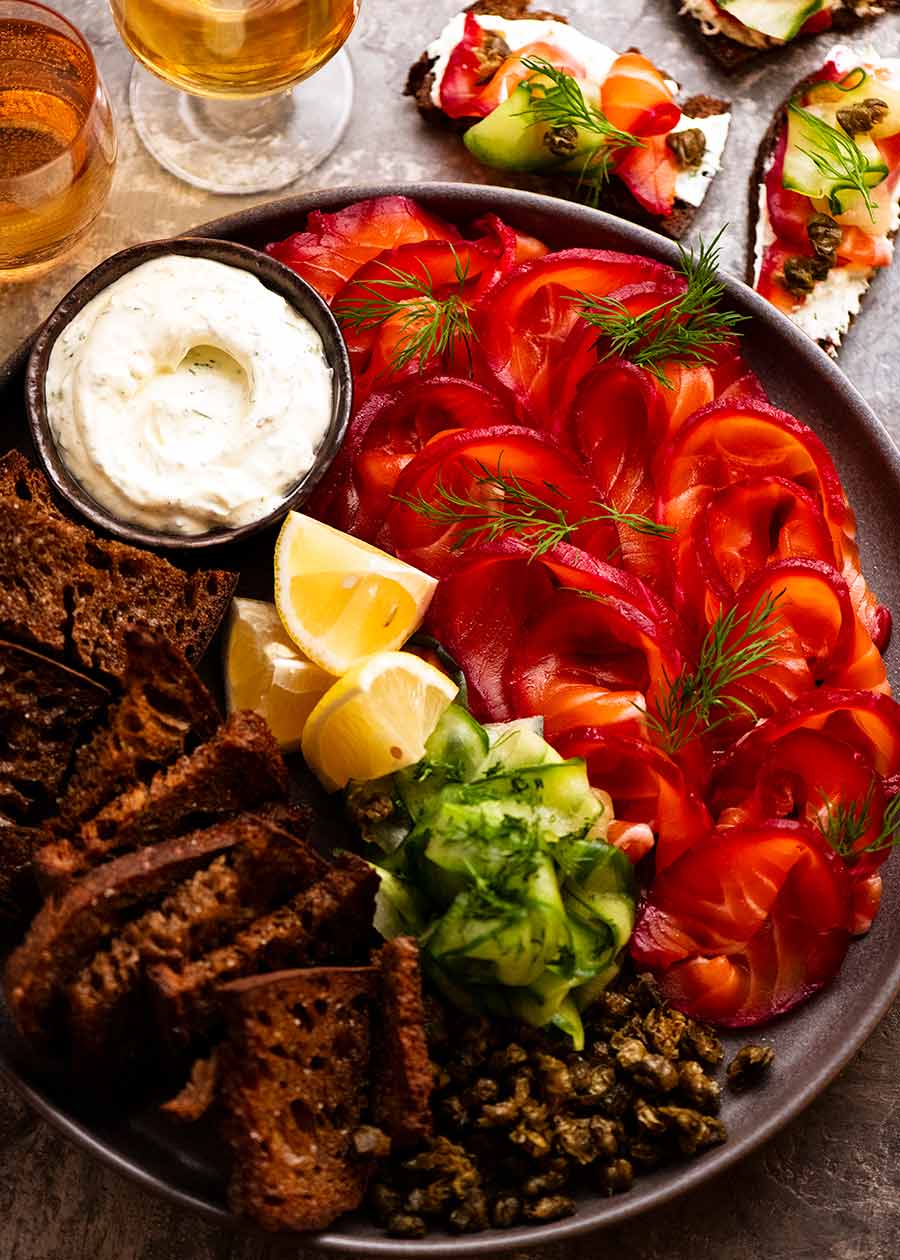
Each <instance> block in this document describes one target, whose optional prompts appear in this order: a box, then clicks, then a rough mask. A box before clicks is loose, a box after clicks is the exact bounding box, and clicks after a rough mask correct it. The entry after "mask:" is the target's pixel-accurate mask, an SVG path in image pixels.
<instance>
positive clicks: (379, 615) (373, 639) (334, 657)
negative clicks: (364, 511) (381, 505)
mask: <svg viewBox="0 0 900 1260" xmlns="http://www.w3.org/2000/svg"><path fill="white" fill-rule="evenodd" d="M436 586H437V582H436V580H435V579H434V578H432V577H429V575H428V574H427V573H422V572H421V571H420V570H419V569H414V568H413V567H412V566H411V565H408V564H404V563H403V561H402V560H397V559H395V558H394V557H393V556H389V555H387V553H386V552H384V551H379V550H378V548H377V547H370V546H369V544H368V543H364V542H361V541H360V540H359V539H358V538H352V537H351V536H350V535H349V534H344V533H341V531H340V530H338V529H332V528H331V526H330V525H323V524H322V523H321V521H314V520H313V519H312V518H311V517H309V516H303V515H301V514H300V513H299V512H289V513H288V516H287V518H286V520H285V522H284V525H283V526H282V527H281V533H280V534H279V535H278V541H277V543H276V544H275V604H276V607H277V608H278V612H279V614H280V616H281V620H282V622H283V624H284V628H285V630H286V631H287V632H288V634H289V635H290V637H291V639H292V640H293V641H294V643H295V644H296V645H297V647H298V648H299V649H300V651H301V652H302V653H303V654H304V655H305V656H308V657H309V659H310V660H311V661H314V662H315V663H316V664H317V665H320V666H321V667H322V669H326V670H328V672H329V673H331V674H345V673H346V672H347V670H348V669H350V667H351V666H352V665H354V664H355V663H356V662H357V661H360V660H362V658H363V657H366V656H371V655H372V654H373V653H375V652H385V651H393V650H394V649H396V648H399V647H400V646H401V644H403V643H405V642H406V640H407V639H408V638H409V636H410V635H411V634H412V633H413V632H414V631H415V630H416V629H417V628H418V626H419V625H420V624H421V622H422V618H423V617H424V616H425V612H426V610H427V608H428V605H429V604H430V602H431V597H432V595H433V594H434V591H435V587H436Z"/></svg>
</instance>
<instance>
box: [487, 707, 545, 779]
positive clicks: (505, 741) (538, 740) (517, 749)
mask: <svg viewBox="0 0 900 1260" xmlns="http://www.w3.org/2000/svg"><path fill="white" fill-rule="evenodd" d="M543 726H544V720H543V718H519V719H517V720H516V721H514V722H497V723H495V724H494V725H491V726H488V727H486V728H485V729H486V730H487V733H488V738H489V740H490V751H489V753H488V755H487V760H486V761H485V763H484V765H483V766H482V768H481V774H482V775H491V774H497V773H498V772H499V773H504V772H505V773H509V772H510V771H511V770H520V769H522V768H523V767H525V766H546V765H555V764H557V763H559V762H560V761H562V757H561V756H560V755H559V753H558V752H557V751H556V749H555V748H551V746H550V745H549V744H548V743H547V741H546V740H545V739H544V735H543Z"/></svg>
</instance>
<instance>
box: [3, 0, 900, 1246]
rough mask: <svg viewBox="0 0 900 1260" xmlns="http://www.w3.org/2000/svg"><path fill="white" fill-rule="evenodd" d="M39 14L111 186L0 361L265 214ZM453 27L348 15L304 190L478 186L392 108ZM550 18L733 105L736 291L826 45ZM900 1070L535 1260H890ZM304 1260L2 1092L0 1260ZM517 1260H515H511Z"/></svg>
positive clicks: (633, 11) (374, 7) (719, 204)
mask: <svg viewBox="0 0 900 1260" xmlns="http://www.w3.org/2000/svg"><path fill="white" fill-rule="evenodd" d="M55 2H56V5H57V7H58V8H60V9H61V10H62V11H63V12H64V13H65V14H66V15H67V16H69V17H70V18H72V19H73V21H75V22H76V23H77V24H78V25H79V26H80V27H81V29H82V30H83V31H84V32H85V34H86V35H87V36H88V38H89V39H90V41H91V43H92V44H93V46H94V48H95V50H96V51H97V54H98V58H99V61H100V64H101V68H102V71H103V73H104V75H105V77H106V82H107V85H108V87H109V89H110V93H111V95H112V98H113V101H114V105H115V107H116V111H117V118H118V124H119V138H120V157H119V167H118V171H117V174H116V181H115V185H114V189H113V194H112V197H111V199H110V201H109V204H108V205H107V207H106V209H105V211H104V213H103V215H102V217H101V219H100V220H99V222H98V224H97V226H96V228H95V230H94V232H93V234H92V235H91V237H90V238H89V239H88V240H87V241H86V242H85V243H84V244H83V245H82V247H81V248H80V250H79V251H78V253H77V254H76V255H75V256H74V257H73V258H71V259H69V260H68V261H67V262H66V264H65V265H64V266H62V267H61V268H60V269H59V270H58V271H56V272H54V273H53V274H52V275H51V276H49V277H47V278H45V279H44V280H42V281H41V282H39V283H36V284H33V285H29V286H20V287H17V288H0V359H2V358H3V356H4V355H5V354H7V353H8V352H9V351H11V350H12V349H13V348H14V346H15V345H16V343H17V342H18V340H19V339H20V338H21V337H22V335H23V333H24V332H25V331H26V330H27V329H29V328H31V327H32V326H33V325H35V324H36V323H37V322H38V321H39V320H40V319H41V318H42V317H43V316H45V315H46V314H47V313H48V312H49V310H50V309H51V308H52V306H53V304H54V302H55V301H56V300H57V299H58V298H59V297H60V296H61V295H62V294H63V293H64V292H65V291H66V290H67V289H68V288H69V287H70V285H71V284H72V283H73V282H74V281H75V280H76V279H77V278H78V277H79V276H80V275H82V274H83V273H84V272H85V271H87V270H88V269H89V268H90V267H92V266H93V265H94V263H96V262H97V261H98V260H100V259H101V258H103V257H105V256H106V255H108V254H109V253H111V252H113V251H114V250H116V249H120V248H122V247H123V246H125V245H129V244H132V243H134V242H136V241H140V240H146V239H150V238H153V237H160V236H165V235H169V234H171V233H173V232H177V231H180V230H182V229H185V228H188V227H190V226H192V225H194V224H197V223H201V222H203V221H205V220H208V219H212V218H215V217H217V216H219V215H222V214H225V213H229V212H231V211H232V210H235V209H238V208H240V206H241V205H249V204H252V203H253V202H254V201H260V200H264V199H265V198H260V197H257V198H226V197H214V196H211V195H209V194H207V193H203V192H200V191H198V190H195V189H192V188H189V187H187V186H186V185H184V184H180V183H179V182H178V181H177V180H175V179H173V178H171V177H170V176H169V175H167V174H166V173H165V172H164V171H162V170H160V169H159V168H158V167H157V166H156V164H155V163H154V161H153V159H152V158H150V157H149V155H147V154H146V153H145V152H144V150H143V149H142V147H141V145H140V142H139V141H138V139H137V137H136V136H135V134H134V132H133V130H132V129H131V126H130V123H129V119H128V112H127V105H126V85H127V78H128V73H129V69H130V61H129V57H128V55H127V53H126V52H125V50H124V48H123V47H122V46H121V45H120V43H119V41H118V39H117V36H116V34H115V31H114V28H113V25H112V21H111V19H110V17H109V15H108V13H107V10H106V6H105V3H103V0H55ZM458 7H459V0H362V11H361V14H360V19H359V23H358V25H357V28H356V31H355V32H354V34H353V36H352V39H351V41H350V44H349V48H350V52H351V55H352V58H353V63H354V68H355V71H356V79H357V102H356V108H355V110H354V114H353V118H352V121H351V125H350V129H349V131H348V133H347V135H346V137H345V139H344V142H343V144H342V145H341V147H340V148H339V150H338V151H337V153H335V154H334V156H333V157H332V158H331V159H330V160H329V161H328V162H327V163H326V164H325V165H323V166H322V167H321V168H320V169H319V170H317V171H315V172H314V173H313V174H312V175H311V176H308V177H307V178H306V180H305V181H304V186H305V187H320V186H322V187H324V186H329V185H331V186H334V185H340V184H350V183H353V182H354V181H360V182H361V181H371V180H377V179H398V180H429V179H431V180H468V181H479V180H480V181H484V180H487V179H490V178H491V176H490V175H489V174H488V173H487V172H485V171H484V170H483V169H482V168H480V167H478V166H477V164H475V163H474V162H473V161H471V160H470V159H469V158H468V156H467V155H466V153H465V151H464V150H462V148H461V146H459V145H458V144H457V143H456V142H454V140H453V139H452V138H450V137H448V136H444V135H432V134H429V133H428V132H426V131H425V129H424V128H422V127H421V126H420V124H419V122H418V118H417V116H416V113H415V110H414V109H413V108H412V106H411V105H410V103H409V102H407V101H404V100H403V99H402V98H401V97H400V95H399V92H400V87H401V86H402V81H403V78H404V75H405V71H406V67H407V66H408V65H409V63H410V62H412V61H413V60H415V59H416V57H417V56H418V55H419V52H420V51H421V49H422V47H423V46H424V44H425V43H427V41H428V39H429V38H430V36H431V34H432V32H434V31H436V30H437V29H438V28H439V27H440V25H441V24H442V23H443V21H444V20H445V18H446V17H447V16H449V15H450V14H452V13H453V12H455V11H456V9H457V8H458ZM559 7H560V8H561V9H565V11H566V12H567V13H569V14H570V15H571V16H572V18H573V19H574V20H575V21H576V22H577V23H578V24H579V25H580V26H581V27H582V28H583V29H584V30H586V31H587V32H589V33H594V32H596V33H597V35H602V36H603V37H604V38H605V39H606V40H607V42H609V43H610V44H612V45H614V46H617V47H620V48H625V47H628V46H629V45H631V44H636V45H639V46H640V47H642V48H643V49H644V50H646V51H647V52H648V53H650V54H651V55H652V56H653V57H654V59H655V60H656V61H657V62H658V63H659V64H660V65H662V66H664V67H665V68H666V69H667V70H669V71H670V73H672V74H673V75H674V76H676V77H677V78H679V79H680V80H681V81H682V82H683V83H684V84H685V85H686V86H687V87H689V88H694V87H696V88H700V87H703V86H705V87H707V88H708V90H709V91H711V92H718V93H719V94H721V95H725V96H731V97H732V98H733V99H734V100H735V101H736V102H737V118H736V125H735V127H734V129H733V133H732V138H731V140H730V142H729V148H728V155H727V161H728V169H727V171H726V173H725V176H724V178H722V179H720V180H719V181H718V182H717V185H716V186H715V188H714V190H713V194H712V196H711V197H710V198H709V200H708V202H707V205H706V207H705V208H704V211H703V214H702V215H701V217H700V219H699V220H698V227H699V228H700V229H701V230H703V231H704V232H705V233H706V234H707V236H708V235H711V234H712V233H713V232H714V231H715V230H716V229H717V228H718V227H719V225H720V224H721V223H722V222H725V221H729V220H730V221H731V222H732V225H733V226H732V230H731V233H730V236H729V240H728V244H727V247H726V249H727V252H726V256H725V261H726V264H727V265H728V266H730V267H731V268H732V269H733V270H735V271H737V272H739V273H740V272H741V270H742V260H743V250H744V222H743V211H744V200H745V189H746V180H747V173H748V171H749V169H750V166H751V163H752V159H753V155H754V154H755V151H756V146H757V144H758V141H759V138H760V136H761V135H762V133H763V132H764V131H765V129H766V126H767V124H768V121H769V118H770V116H771V112H772V110H773V109H774V108H775V106H776V105H777V104H778V103H779V102H780V101H781V99H782V98H783V97H784V96H785V95H786V94H787V91H788V90H789V88H790V86H791V84H792V83H793V82H795V81H796V80H797V79H798V78H800V77H802V75H803V74H805V73H807V72H808V71H809V70H811V69H813V68H814V67H815V66H816V65H817V64H820V63H821V59H822V54H823V52H824V50H825V49H826V48H827V40H821V39H820V40H818V41H816V42H814V43H807V44H805V45H802V46H800V47H797V48H795V49H793V50H791V52H790V53H789V54H788V55H787V56H785V57H783V58H782V59H780V60H777V61H775V62H774V63H766V64H764V65H762V66H758V67H753V68H751V69H749V70H747V71H745V72H744V73H743V74H741V75H740V76H738V77H737V78H736V79H733V80H728V79H727V78H725V77H724V76H720V75H719V74H718V73H717V72H716V71H715V70H714V69H713V68H712V67H711V65H710V64H709V63H708V62H706V60H705V59H704V57H703V54H702V53H701V52H700V50H699V49H698V47H697V46H696V45H695V44H694V43H693V42H692V41H690V40H687V39H685V38H683V37H682V35H681V33H680V31H679V27H678V23H677V21H676V19H675V17H674V9H673V7H672V6H671V5H670V3H669V0H559ZM874 31H877V33H878V43H879V47H880V49H881V50H883V51H885V52H891V53H893V54H895V55H896V54H898V53H900V18H886V19H884V20H883V21H882V22H881V23H880V24H879V25H878V26H877V27H876V28H874V30H873V34H874ZM857 42H860V41H857ZM291 191H296V190H292V189H286V190H285V195H286V194H288V193H290V192H291ZM279 195H281V194H279ZM898 320H900V285H898V280H897V276H896V274H894V275H893V276H891V275H888V276H884V277H882V278H881V280H880V281H879V282H878V284H877V285H876V288H875V291H874V292H873V294H872V296H871V300H870V301H869V303H868V305H867V307H866V311H865V313H864V315H863V316H862V317H861V318H860V319H859V320H858V321H857V324H856V326H855V328H854V329H853V331H852V333H851V335H850V338H849V339H848V342H847V345H846V349H845V352H844V355H843V366H844V368H845V369H846V371H847V373H848V374H849V376H850V377H851V379H852V380H853V381H854V382H855V384H856V385H857V386H858V387H859V388H860V389H861V391H862V392H863V394H864V395H865V396H866V397H867V398H868V400H869V401H870V402H871V403H872V405H873V406H874V408H875V410H876V411H877V412H878V413H879V414H880V415H881V417H882V419H883V420H884V422H885V423H886V424H887V425H888V427H889V428H890V429H891V430H892V432H893V433H894V434H895V436H897V437H898V438H900V392H898V389H897V386H896V384H895V377H896V372H897V354H896V351H897V345H898V340H897V323H898ZM898 1059H900V1007H895V1008H894V1010H893V1012H892V1013H891V1015H890V1016H889V1017H888V1018H887V1019H886V1020H885V1022H884V1023H883V1024H882V1026H881V1027H880V1028H879V1029H878V1031H877V1032H876V1033H875V1034H874V1036H873V1037H872V1038H871V1039H870V1040H869V1042H868V1043H867V1045H866V1046H865V1047H864V1049H863V1050H862V1051H861V1053H860V1054H859V1055H858V1056H857V1057H856V1059H855V1060H854V1061H853V1063H852V1064H851V1065H850V1067H848V1068H847V1070H846V1071H845V1072H844V1073H843V1075H842V1076H841V1078H840V1079H839V1080H838V1081H837V1082H836V1083H835V1084H834V1085H833V1086H832V1087H831V1089H830V1090H829V1091H828V1092H827V1094H826V1095H825V1096H824V1097H822V1098H820V1099H819V1101H818V1102H817V1103H816V1104H814V1105H813V1106H812V1107H811V1108H810V1109H809V1111H807V1112H806V1114H805V1115H804V1116H803V1117H802V1118H801V1119H800V1120H798V1121H797V1122H796V1123H795V1124H793V1125H792V1126H790V1127H789V1128H788V1129H787V1130H786V1131H785V1132H784V1133H782V1134H781V1135H780V1136H779V1137H778V1138H776V1139H775V1140H774V1141H772V1142H770V1143H769V1144H768V1145H767V1146H766V1147H765V1149H764V1150H763V1151H761V1152H759V1153H758V1154H757V1155H755V1156H753V1157H751V1158H750V1159H748V1160H747V1161H745V1162H744V1163H743V1164H741V1165H740V1167H739V1168H737V1169H735V1170H732V1171H731V1172H730V1173H728V1174H726V1175H725V1176H724V1177H723V1178H720V1179H719V1180H718V1181H717V1182H714V1183H712V1184H710V1185H708V1186H707V1187H705V1188H704V1189H702V1190H700V1191H698V1192H696V1193H694V1194H692V1195H690V1196H689V1197H687V1198H685V1199H683V1200H681V1202H680V1203H679V1204H677V1205H675V1206H673V1207H670V1208H667V1209H664V1210H662V1211H660V1212H657V1213H655V1214H654V1215H652V1216H649V1217H646V1218H644V1219H643V1220H642V1221H639V1222H637V1223H634V1224H631V1225H628V1226H624V1227H622V1228H619V1229H615V1230H611V1231H608V1232H607V1233H606V1234H604V1235H602V1236H601V1235H595V1236H594V1237H592V1238H588V1239H585V1240H583V1241H582V1242H581V1243H572V1244H568V1245H566V1246H559V1247H550V1248H547V1249H545V1250H543V1251H542V1252H541V1253H540V1254H541V1256H546V1257H547V1260H564V1258H565V1260H588V1258H589V1257H590V1258H591V1260H593V1257H595V1256H597V1255H599V1254H600V1252H601V1250H602V1251H603V1252H608V1254H610V1255H616V1254H619V1255H624V1256H627V1257H629V1260H663V1257H665V1258H666V1260H707V1258H711V1257H715V1258H716V1260H876V1258H878V1260H881V1258H882V1257H883V1258H884V1260H891V1258H893V1257H894V1256H896V1255H897V1254H898V1252H900V1172H898V1169H900V1124H898V1119H900V1072H898V1066H897V1064H898ZM312 1254H313V1253H311V1252H309V1251H308V1250H306V1251H304V1250H303V1249H302V1248H301V1247H299V1246H298V1245H297V1244H296V1243H294V1242H288V1243H287V1244H285V1245H281V1246H279V1245H276V1244H271V1245H270V1244H267V1243H265V1242H260V1241H258V1240H256V1239H248V1238H245V1237H242V1236H241V1235H239V1234H232V1233H230V1232H228V1231H224V1230H221V1229H216V1228H213V1227H211V1226H209V1225H207V1224H205V1223H204V1222H203V1221H201V1220H200V1219H198V1218H195V1217H193V1216H188V1215H185V1214H183V1213H181V1212H177V1211H174V1210H173V1209H171V1208H169V1207H167V1206H166V1205H165V1204H163V1203H161V1202H160V1201H158V1200H156V1199H154V1198H151V1197H150V1196H148V1195H147V1194H145V1193H144V1192H143V1191H141V1190H138V1189H136V1188H135V1187H133V1186H132V1185H130V1184H129V1183H127V1182H125V1181H124V1180H122V1179H121V1178H119V1177H118V1176H116V1175H115V1174H113V1173H111V1172H109V1171H107V1170H106V1169H105V1168H103V1167H102V1166H101V1165H99V1164H97V1163H96V1162H94V1161H93V1160H91V1159H89V1158H88V1157H87V1156H86V1155H83V1154H81V1153H80V1152H79V1151H77V1150H75V1149H73V1148H71V1147H69V1146H68V1145H67V1144H66V1143H65V1142H64V1141H63V1140H62V1139H61V1138H60V1137H58V1136H57V1135H56V1134H55V1133H54V1132H53V1131H52V1130H51V1129H49V1128H48V1127H47V1126H46V1125H45V1124H44V1123H43V1122H41V1121H39V1120H37V1118H36V1117H35V1116H34V1115H32V1114H31V1113H30V1112H29V1111H28V1109H27V1108H26V1107H25V1106H24V1105H23V1104H22V1103H21V1102H20V1101H19V1099H18V1098H17V1096H16V1095H15V1094H14V1093H13V1092H12V1091H11V1090H10V1089H9V1088H8V1087H6V1086H0V1260H170V1258H171V1260H175V1258H176V1257H177V1258H178V1260H281V1258H285V1260H286V1258H287V1257H289V1256H290V1257H300V1256H302V1255H307V1256H310V1257H311V1255H312ZM519 1260H530V1256H527V1254H526V1253H524V1252H523V1253H521V1255H520V1257H519Z"/></svg>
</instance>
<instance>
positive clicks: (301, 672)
mask: <svg viewBox="0 0 900 1260" xmlns="http://www.w3.org/2000/svg"><path fill="white" fill-rule="evenodd" d="M333 682H334V678H333V677H332V676H331V674H327V673H326V672H325V670H324V669H320V668H319V666H318V665H314V664H313V663H312V661H310V660H307V659H306V657H304V656H301V655H300V653H299V652H298V651H297V649H296V647H294V644H293V643H292V642H291V640H290V639H289V638H288V636H287V635H286V634H285V632H284V626H282V624H281V618H280V617H279V616H278V610H277V609H276V607H275V605H274V604H268V603H266V602H265V601H264V600H261V599H235V600H234V601H233V602H232V605H231V616H230V620H229V623H228V634H227V638H226V642H225V699H226V702H227V705H228V712H229V713H233V712H234V711H235V709H255V710H256V712H257V713H259V714H261V715H262V716H263V717H264V718H265V719H266V721H267V722H268V724H269V726H270V727H271V729H272V733H273V734H274V736H275V738H276V739H277V740H278V743H279V746H280V747H281V749H282V751H283V752H296V751H297V749H298V748H299V747H300V735H301V733H302V731H303V727H304V724H305V722H306V719H307V718H308V717H309V715H310V713H311V712H312V710H313V708H314V707H315V705H316V704H317V703H318V701H319V699H320V698H321V697H322V696H323V695H324V693H325V692H326V691H327V690H328V688H329V687H330V686H331V684H332V683H333Z"/></svg>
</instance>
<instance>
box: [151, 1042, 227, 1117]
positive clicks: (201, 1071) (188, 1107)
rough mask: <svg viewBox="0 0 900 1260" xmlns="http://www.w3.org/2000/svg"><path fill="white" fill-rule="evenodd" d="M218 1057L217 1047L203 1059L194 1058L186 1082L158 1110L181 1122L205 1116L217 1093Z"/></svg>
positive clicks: (219, 1054) (219, 1055) (219, 1056)
mask: <svg viewBox="0 0 900 1260" xmlns="http://www.w3.org/2000/svg"><path fill="white" fill-rule="evenodd" d="M220 1058H221V1052H220V1050H219V1048H218V1047H217V1048H216V1049H215V1050H213V1052H212V1054H209V1055H207V1056H206V1058H205V1059H195V1060H194V1064H193V1067H192V1068H191V1074H190V1076H189V1077H188V1080H187V1082H186V1083H185V1084H184V1085H183V1086H182V1087H181V1089H180V1090H179V1091H178V1093H177V1094H176V1095H175V1096H174V1098H170V1099H169V1100H168V1102H164V1103H163V1104H162V1105H161V1106H160V1111H162V1112H163V1113H164V1114H165V1115H167V1116H171V1117H172V1118H173V1120H180V1121H181V1122H182V1123H183V1124H195V1123H196V1121H198V1120H199V1119H201V1117H203V1116H205V1115H206V1113H207V1112H208V1111H209V1109H210V1107H212V1105H213V1103H214V1102H215V1101H216V1096H217V1094H218V1090H219V1075H220V1068H219V1063H220Z"/></svg>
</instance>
